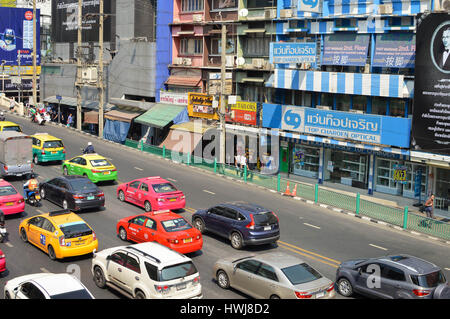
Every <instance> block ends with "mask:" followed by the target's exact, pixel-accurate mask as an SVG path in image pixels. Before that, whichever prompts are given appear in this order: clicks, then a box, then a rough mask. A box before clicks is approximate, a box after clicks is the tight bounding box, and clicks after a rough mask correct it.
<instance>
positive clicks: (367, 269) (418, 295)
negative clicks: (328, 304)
mask: <svg viewBox="0 0 450 319" xmlns="http://www.w3.org/2000/svg"><path fill="white" fill-rule="evenodd" d="M336 289H337V290H338V292H339V293H340V294H341V295H343V296H345V297H350V296H352V295H353V294H354V293H359V294H361V295H364V296H369V297H375V298H383V299H431V298H436V299H441V298H450V287H449V285H448V281H447V280H446V279H445V277H444V274H443V273H442V270H441V269H440V268H439V267H438V266H436V265H435V264H433V263H430V262H428V261H425V260H423V259H420V258H417V257H414V256H410V255H391V256H383V257H378V258H364V259H356V260H349V261H345V262H343V263H341V264H340V265H339V268H338V269H337V271H336Z"/></svg>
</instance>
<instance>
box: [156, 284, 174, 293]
mask: <svg viewBox="0 0 450 319" xmlns="http://www.w3.org/2000/svg"><path fill="white" fill-rule="evenodd" d="M155 290H156V292H159V293H160V294H167V293H169V292H170V286H168V285H165V286H159V285H155Z"/></svg>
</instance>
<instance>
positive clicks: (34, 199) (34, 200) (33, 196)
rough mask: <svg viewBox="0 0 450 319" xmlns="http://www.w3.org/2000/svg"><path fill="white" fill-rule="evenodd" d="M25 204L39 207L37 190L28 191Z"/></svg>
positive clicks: (39, 196)
mask: <svg viewBox="0 0 450 319" xmlns="http://www.w3.org/2000/svg"><path fill="white" fill-rule="evenodd" d="M25 202H26V203H27V204H28V205H31V206H34V207H39V206H41V195H40V194H39V189H35V190H33V191H31V190H30V191H28V195H27V199H26V200H25Z"/></svg>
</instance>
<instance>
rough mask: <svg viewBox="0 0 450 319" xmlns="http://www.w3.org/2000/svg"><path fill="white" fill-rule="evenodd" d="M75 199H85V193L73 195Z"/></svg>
mask: <svg viewBox="0 0 450 319" xmlns="http://www.w3.org/2000/svg"><path fill="white" fill-rule="evenodd" d="M73 198H74V199H84V198H85V197H84V196H83V195H73Z"/></svg>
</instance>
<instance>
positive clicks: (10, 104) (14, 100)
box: [9, 98, 16, 111]
mask: <svg viewBox="0 0 450 319" xmlns="http://www.w3.org/2000/svg"><path fill="white" fill-rule="evenodd" d="M15 106H16V99H15V98H12V99H11V101H10V102H9V110H10V111H12V110H14V107H15Z"/></svg>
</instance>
